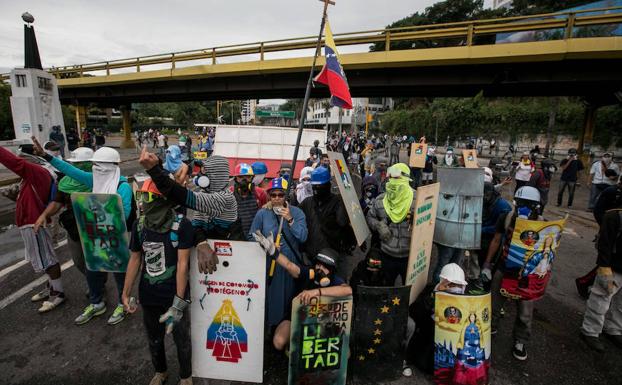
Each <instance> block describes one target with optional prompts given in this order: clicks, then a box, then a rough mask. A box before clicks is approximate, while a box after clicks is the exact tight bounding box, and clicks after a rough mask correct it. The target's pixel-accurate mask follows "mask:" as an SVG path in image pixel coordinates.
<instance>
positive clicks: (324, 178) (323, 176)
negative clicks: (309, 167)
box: [311, 167, 330, 184]
mask: <svg viewBox="0 0 622 385" xmlns="http://www.w3.org/2000/svg"><path fill="white" fill-rule="evenodd" d="M325 183H330V171H328V169H327V168H326V167H318V168H316V169H315V170H313V172H312V173H311V184H325Z"/></svg>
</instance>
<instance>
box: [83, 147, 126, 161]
mask: <svg viewBox="0 0 622 385" xmlns="http://www.w3.org/2000/svg"><path fill="white" fill-rule="evenodd" d="M89 160H90V161H91V162H102V163H121V157H120V156H119V152H118V151H117V150H115V149H114V148H110V147H102V148H100V149H99V150H97V151H95V153H94V154H93V157H92V158H91V159H89Z"/></svg>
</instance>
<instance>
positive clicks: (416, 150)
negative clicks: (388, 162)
mask: <svg viewBox="0 0 622 385" xmlns="http://www.w3.org/2000/svg"><path fill="white" fill-rule="evenodd" d="M410 146H411V147H410V159H409V162H408V165H409V166H410V167H417V168H424V167H425V158H426V156H427V154H428V145H427V144H426V143H412V144H411V145H410Z"/></svg>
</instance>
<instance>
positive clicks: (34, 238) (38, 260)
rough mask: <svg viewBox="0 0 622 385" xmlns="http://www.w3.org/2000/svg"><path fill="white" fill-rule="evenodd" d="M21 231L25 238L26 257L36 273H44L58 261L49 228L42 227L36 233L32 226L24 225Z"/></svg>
mask: <svg viewBox="0 0 622 385" xmlns="http://www.w3.org/2000/svg"><path fill="white" fill-rule="evenodd" d="M19 232H20V233H21V234H22V239H23V240H24V249H25V250H24V258H25V259H26V260H27V261H29V262H30V264H31V265H32V268H33V269H34V271H35V273H42V272H44V271H46V270H47V269H48V268H49V267H51V266H54V265H56V264H57V263H58V258H57V257H56V252H54V245H53V244H52V235H51V234H50V232H49V230H48V229H46V228H44V227H40V228H39V231H38V232H37V233H35V230H34V228H33V227H32V226H23V227H21V228H20V229H19Z"/></svg>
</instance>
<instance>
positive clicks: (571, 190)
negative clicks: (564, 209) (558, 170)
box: [557, 180, 577, 207]
mask: <svg viewBox="0 0 622 385" xmlns="http://www.w3.org/2000/svg"><path fill="white" fill-rule="evenodd" d="M566 187H568V207H570V206H572V200H573V199H574V189H575V188H576V187H577V182H569V181H565V180H560V181H559V192H558V193H557V205H558V206H561V205H562V200H564V190H566Z"/></svg>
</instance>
